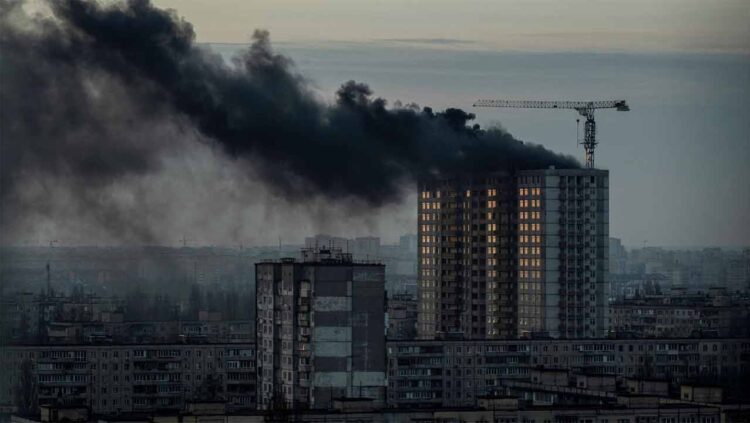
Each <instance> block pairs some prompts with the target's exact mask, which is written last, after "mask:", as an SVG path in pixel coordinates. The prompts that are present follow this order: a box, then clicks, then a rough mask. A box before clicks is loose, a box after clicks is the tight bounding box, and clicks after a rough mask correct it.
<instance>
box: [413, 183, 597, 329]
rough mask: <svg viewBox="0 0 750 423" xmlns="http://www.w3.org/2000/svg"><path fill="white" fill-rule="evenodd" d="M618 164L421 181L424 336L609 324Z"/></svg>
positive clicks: (421, 319) (420, 291) (420, 321)
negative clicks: (612, 195)
mask: <svg viewBox="0 0 750 423" xmlns="http://www.w3.org/2000/svg"><path fill="white" fill-rule="evenodd" d="M608 178H609V177H608V172H607V171H604V170H595V169H565V170H560V169H553V168H550V169H546V170H530V171H520V172H515V173H502V172H501V173H492V174H484V175H454V176H451V177H433V178H426V179H423V180H422V181H420V185H419V214H418V225H419V227H418V234H419V238H418V243H419V246H418V248H419V249H418V257H419V258H418V266H419V270H418V272H419V284H418V294H419V298H418V300H419V319H418V325H417V329H418V336H419V338H420V339H434V338H437V337H444V336H450V335H459V336H461V337H463V338H464V339H507V338H516V337H538V336H541V337H552V338H582V337H588V338H593V337H602V336H605V335H606V334H607V332H608V323H609V321H608V311H607V292H608V289H607V283H608V282H607V281H608V248H609V246H608V242H609V240H608V236H609V229H608V225H609V222H608V219H609V218H608V215H609V209H608V207H609V206H608V199H609V198H608V186H609V185H608V184H609V181H608Z"/></svg>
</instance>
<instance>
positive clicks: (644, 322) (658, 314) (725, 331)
mask: <svg viewBox="0 0 750 423" xmlns="http://www.w3.org/2000/svg"><path fill="white" fill-rule="evenodd" d="M610 307H611V313H612V330H613V332H614V333H615V334H616V335H617V336H621V337H630V338H687V337H702V338H707V337H748V336H750V301H748V300H747V299H742V298H737V297H731V296H729V295H728V293H727V292H726V290H724V289H719V288H714V289H711V290H709V293H708V294H690V293H688V292H687V291H686V290H684V289H673V290H671V291H670V292H668V293H667V294H665V295H650V296H640V297H637V298H632V299H626V300H620V301H617V302H614V303H612V304H611V306H610Z"/></svg>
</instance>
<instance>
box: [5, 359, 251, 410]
mask: <svg viewBox="0 0 750 423" xmlns="http://www.w3.org/2000/svg"><path fill="white" fill-rule="evenodd" d="M24 362H27V363H30V364H31V369H32V377H33V380H34V381H35V383H36V388H37V390H38V398H39V404H59V403H60V402H62V403H63V404H69V405H82V406H87V407H90V408H91V410H92V411H93V412H95V413H102V414H106V413H118V412H123V413H128V412H139V411H150V410H154V409H162V410H180V409H182V408H183V407H184V405H185V403H186V401H190V400H196V399H199V398H201V397H206V396H216V397H217V399H218V398H220V399H222V400H223V401H226V402H227V404H228V407H229V408H230V409H235V410H242V409H254V408H255V406H256V404H255V394H256V389H255V380H256V378H255V344H198V345H190V344H161V345H159V344H156V345H98V346H92V345H75V346H71V345H69V346H46V345H45V346H11V347H4V348H3V349H2V350H1V351H0V404H12V403H13V390H14V389H16V388H17V387H18V383H19V381H20V380H21V377H22V375H21V372H22V371H23V370H22V369H23V368H24ZM204 399H207V398H204Z"/></svg>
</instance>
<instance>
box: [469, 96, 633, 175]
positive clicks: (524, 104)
mask: <svg viewBox="0 0 750 423" xmlns="http://www.w3.org/2000/svg"><path fill="white" fill-rule="evenodd" d="M473 106H474V107H509V108H516V109H571V110H575V111H577V112H578V113H579V114H580V115H581V116H583V117H585V118H586V122H585V123H584V127H583V141H582V142H581V144H583V149H584V150H585V152H586V167H587V168H590V169H593V168H594V149H595V148H596V145H597V144H598V143H597V141H596V121H595V120H594V110H596V109H616V110H617V111H620V112H627V111H629V110H630V107H629V106H628V103H627V102H625V100H605V101H543V100H477V102H476V103H474V104H473Z"/></svg>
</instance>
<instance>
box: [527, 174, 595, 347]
mask: <svg viewBox="0 0 750 423" xmlns="http://www.w3.org/2000/svg"><path fill="white" fill-rule="evenodd" d="M608 179H609V173H608V172H607V171H605V170H596V169H573V170H558V169H547V170H535V171H523V172H520V173H519V175H518V190H519V201H518V204H519V208H518V215H519V220H518V222H519V223H518V225H519V244H518V245H519V272H518V275H519V280H518V284H519V290H518V309H519V315H518V329H519V335H520V336H526V335H530V334H531V335H533V334H536V333H538V334H540V335H542V336H551V337H553V338H594V337H605V336H607V333H608V330H609V306H608V300H609V272H608V269H609V254H608V251H609V194H608V193H609V180H608Z"/></svg>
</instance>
